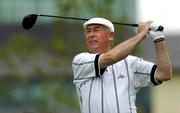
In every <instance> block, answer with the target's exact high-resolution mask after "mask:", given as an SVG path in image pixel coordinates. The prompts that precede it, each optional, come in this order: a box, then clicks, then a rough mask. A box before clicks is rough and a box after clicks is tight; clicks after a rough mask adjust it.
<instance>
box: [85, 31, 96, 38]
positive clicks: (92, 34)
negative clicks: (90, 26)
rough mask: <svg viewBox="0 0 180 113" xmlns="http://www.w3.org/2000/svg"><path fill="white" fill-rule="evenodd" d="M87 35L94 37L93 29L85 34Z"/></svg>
mask: <svg viewBox="0 0 180 113" xmlns="http://www.w3.org/2000/svg"><path fill="white" fill-rule="evenodd" d="M87 36H88V37H94V36H95V33H94V31H93V30H92V31H90V32H89V33H88V34H87Z"/></svg>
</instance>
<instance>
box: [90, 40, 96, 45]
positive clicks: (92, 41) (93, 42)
mask: <svg viewBox="0 0 180 113" xmlns="http://www.w3.org/2000/svg"><path fill="white" fill-rule="evenodd" d="M97 42H98V41H97V40H90V41H88V44H90V45H94V44H97Z"/></svg>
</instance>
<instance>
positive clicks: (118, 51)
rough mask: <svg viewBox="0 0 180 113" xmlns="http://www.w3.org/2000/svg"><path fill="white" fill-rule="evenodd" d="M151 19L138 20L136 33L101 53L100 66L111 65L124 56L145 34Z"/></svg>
mask: <svg viewBox="0 0 180 113" xmlns="http://www.w3.org/2000/svg"><path fill="white" fill-rule="evenodd" d="M150 23H151V21H148V22H140V23H139V26H138V31H139V32H138V34H136V35H135V36H133V37H132V38H130V39H128V40H126V41H124V42H122V43H120V44H118V45H117V46H116V47H114V48H113V49H111V50H109V51H108V52H106V53H103V54H102V55H101V58H100V68H104V67H107V66H109V65H112V64H114V63H116V62H118V61H120V60H122V59H124V58H126V57H127V56H128V55H129V54H130V53H131V52H132V51H133V49H134V48H135V47H136V46H137V45H138V44H139V43H140V42H141V41H142V40H143V39H144V38H145V37H146V36H147V34H148V32H149V26H150Z"/></svg>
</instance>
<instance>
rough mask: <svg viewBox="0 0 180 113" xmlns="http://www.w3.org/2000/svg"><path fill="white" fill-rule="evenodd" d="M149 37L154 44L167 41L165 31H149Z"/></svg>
mask: <svg viewBox="0 0 180 113" xmlns="http://www.w3.org/2000/svg"><path fill="white" fill-rule="evenodd" d="M149 35H150V37H151V38H152V39H153V40H154V42H160V41H163V40H164V39H165V37H164V32H163V31H149Z"/></svg>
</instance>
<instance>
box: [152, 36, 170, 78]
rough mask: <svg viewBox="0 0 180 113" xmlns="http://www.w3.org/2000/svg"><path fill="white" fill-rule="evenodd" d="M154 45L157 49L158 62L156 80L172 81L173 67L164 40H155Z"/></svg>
mask: <svg viewBox="0 0 180 113" xmlns="http://www.w3.org/2000/svg"><path fill="white" fill-rule="evenodd" d="M154 43H155V48H156V62H157V70H156V76H155V77H156V80H158V81H166V80H170V79H171V77H172V66H171V60H170V57H169V53H168V50H167V48H166V44H165V41H164V38H160V39H159V41H156V40H155V42H154Z"/></svg>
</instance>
